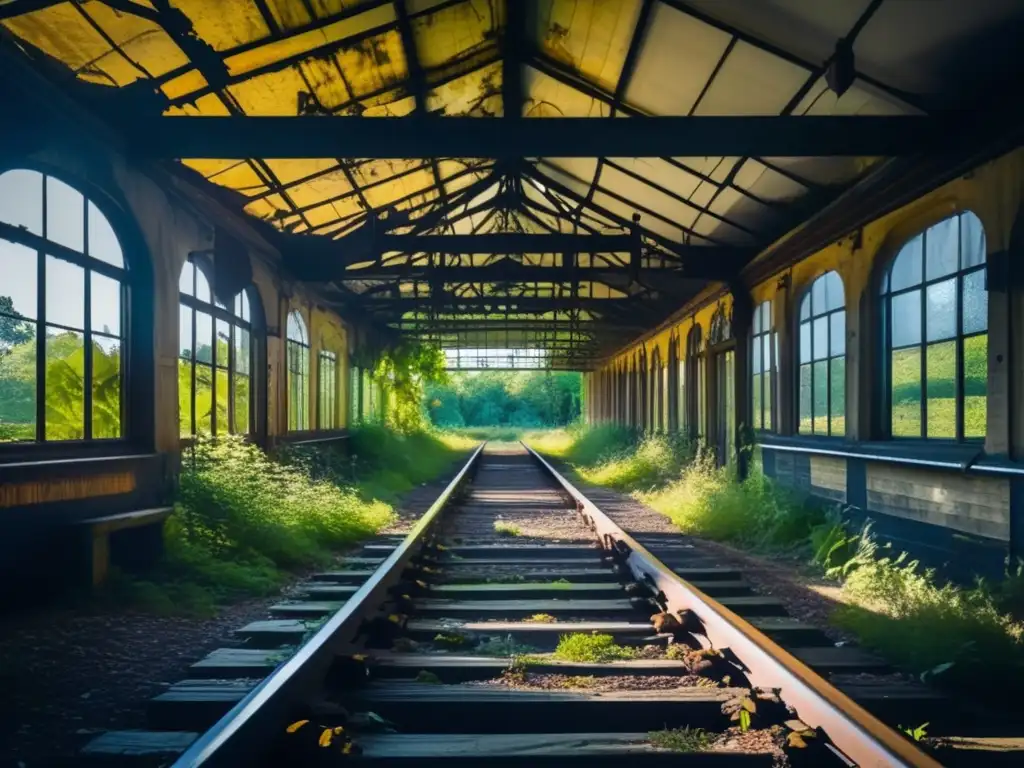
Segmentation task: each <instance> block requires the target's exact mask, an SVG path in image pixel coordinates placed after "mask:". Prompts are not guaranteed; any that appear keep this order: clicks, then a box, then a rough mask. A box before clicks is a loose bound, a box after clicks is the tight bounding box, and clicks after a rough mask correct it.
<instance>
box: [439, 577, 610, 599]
mask: <svg viewBox="0 0 1024 768" xmlns="http://www.w3.org/2000/svg"><path fill="white" fill-rule="evenodd" d="M610 575H611V574H609V576H610ZM429 594H430V595H431V596H436V597H441V598H455V597H457V598H465V599H468V600H501V599H509V598H515V599H517V600H527V599H536V598H545V597H552V598H558V597H561V596H564V597H570V596H572V597H585V598H615V597H623V596H625V594H626V593H625V591H624V590H623V587H622V584H619V583H618V582H617V581H605V582H589V583H582V584H572V583H569V584H562V583H557V582H546V583H540V584H516V583H513V584H486V583H485V584H480V583H477V584H437V585H435V586H432V587H431V588H430V593H429Z"/></svg>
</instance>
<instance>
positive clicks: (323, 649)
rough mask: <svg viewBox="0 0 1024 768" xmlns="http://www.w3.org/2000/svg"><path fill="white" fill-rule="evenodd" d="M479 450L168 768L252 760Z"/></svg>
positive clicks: (307, 691) (313, 685)
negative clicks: (365, 574)
mask: <svg viewBox="0 0 1024 768" xmlns="http://www.w3.org/2000/svg"><path fill="white" fill-rule="evenodd" d="M483 448H484V443H481V444H480V446H479V447H477V449H476V450H475V451H474V452H473V454H472V455H471V456H470V457H469V459H468V460H467V461H466V463H465V465H464V466H463V467H462V469H461V470H460V471H459V473H458V474H457V475H456V476H455V477H454V478H453V479H452V481H451V482H450V483H448V485H447V486H446V487H445V489H444V490H443V491H442V492H441V495H440V496H438V497H437V500H436V501H434V503H433V504H432V505H431V506H430V509H428V510H427V511H426V513H424V515H423V516H422V517H421V518H420V519H419V521H418V522H417V523H416V526H415V527H414V528H413V529H412V531H411V532H410V533H409V535H408V536H406V537H405V540H404V541H403V542H402V543H401V544H400V545H399V546H398V547H397V548H396V549H395V551H394V552H392V553H391V554H390V555H388V557H387V558H386V559H385V560H384V562H383V563H381V564H380V566H378V567H377V569H376V570H375V571H374V572H373V575H372V576H370V578H369V579H367V581H366V582H365V583H364V584H363V585H362V586H361V587H360V588H359V589H358V590H357V591H356V593H355V594H354V595H352V597H351V598H349V600H348V601H347V602H346V603H345V604H344V605H343V606H342V607H341V609H340V610H338V612H337V613H335V614H334V615H333V616H332V617H331V618H330V619H329V620H328V621H327V623H326V624H324V626H323V627H321V628H320V630H319V631H318V632H317V633H316V634H315V635H313V637H311V638H310V639H309V641H308V642H306V644H305V645H303V646H302V647H301V648H299V650H298V651H296V653H295V655H294V656H292V657H291V658H290V659H288V660H287V661H285V662H284V663H283V664H281V665H280V666H279V667H278V668H277V669H276V670H274V672H273V673H272V674H271V675H270V676H269V677H268V678H267V679H266V680H264V681H263V682H262V683H260V684H259V685H258V686H256V688H255V689H253V691H252V692H251V693H250V694H249V695H248V696H246V697H245V698H244V699H242V701H240V702H239V703H238V704H236V705H235V706H234V707H233V708H232V709H231V711H229V712H228V713H227V714H226V715H224V717H222V718H221V719H220V720H218V721H217V723H216V724H214V725H213V727H212V728H210V729H209V730H207V731H206V732H205V733H204V734H203V735H202V736H200V737H199V738H198V739H197V740H196V741H195V742H194V743H193V744H192V746H191V747H189V749H188V750H187V751H186V752H185V753H184V754H182V755H181V757H179V758H178V759H177V760H176V761H175V762H174V764H173V768H192V767H193V766H205V767H206V768H214V767H215V766H216V767H217V768H220V767H221V766H223V767H224V768H237V766H241V765H253V764H254V763H255V762H256V761H255V760H254V757H255V755H257V754H259V753H260V752H261V751H262V749H263V748H264V747H265V746H266V744H267V740H268V737H269V736H271V735H274V734H277V733H278V732H279V731H280V730H281V728H282V727H283V726H282V723H283V722H284V721H285V720H286V719H287V717H288V715H289V713H290V711H291V710H292V708H293V707H294V706H295V705H296V704H298V703H300V702H302V701H304V700H306V699H307V698H309V696H310V695H311V694H312V693H313V692H314V691H315V690H317V689H318V688H319V687H320V685H321V683H322V681H323V679H324V675H325V674H326V672H327V670H328V668H329V667H330V665H331V662H332V661H333V660H334V658H335V656H336V655H337V653H338V652H339V650H341V649H342V648H344V646H345V645H346V644H348V643H351V641H352V639H353V637H354V636H355V635H356V633H357V632H358V631H359V629H360V627H361V625H362V623H363V620H364V619H365V618H367V617H368V616H369V615H371V614H372V613H373V612H376V611H377V610H378V609H379V608H380V606H381V604H382V603H384V602H385V600H386V599H387V596H388V589H389V588H390V587H391V586H393V585H394V584H395V583H397V582H398V580H399V578H400V577H401V575H402V571H403V570H404V569H405V566H406V565H407V564H408V562H409V561H410V560H411V559H412V558H413V556H415V555H416V554H417V553H418V552H419V550H420V549H421V548H422V546H423V544H424V543H425V542H426V539H427V535H428V534H429V532H430V530H431V528H432V527H433V526H434V524H435V523H436V522H437V521H438V519H439V518H440V516H441V513H442V512H443V511H444V509H445V506H446V505H447V504H448V501H449V500H450V499H451V497H452V496H453V494H454V493H455V491H456V490H457V489H458V488H459V486H461V485H462V483H463V481H464V480H465V479H466V477H467V475H469V473H470V472H472V471H473V469H474V468H475V466H476V461H477V458H478V457H479V456H480V453H481V451H483Z"/></svg>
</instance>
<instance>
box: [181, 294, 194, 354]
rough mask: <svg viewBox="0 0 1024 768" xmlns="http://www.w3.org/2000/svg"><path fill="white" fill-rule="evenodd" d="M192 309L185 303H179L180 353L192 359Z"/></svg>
mask: <svg viewBox="0 0 1024 768" xmlns="http://www.w3.org/2000/svg"><path fill="white" fill-rule="evenodd" d="M192 352H193V346H192V310H191V309H190V308H189V307H186V306H185V305H183V304H179V305H178V353H179V354H180V355H181V357H184V358H187V359H192Z"/></svg>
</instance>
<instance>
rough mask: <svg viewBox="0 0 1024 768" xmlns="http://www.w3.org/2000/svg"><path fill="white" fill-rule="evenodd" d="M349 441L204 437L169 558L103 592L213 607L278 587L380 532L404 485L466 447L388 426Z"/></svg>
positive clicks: (174, 520) (178, 606) (191, 457)
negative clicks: (341, 444)
mask: <svg viewBox="0 0 1024 768" xmlns="http://www.w3.org/2000/svg"><path fill="white" fill-rule="evenodd" d="M350 443H351V445H352V447H353V450H354V452H355V453H356V454H357V456H356V459H355V461H352V459H351V457H350V456H349V455H347V454H345V453H344V452H342V451H341V450H338V449H335V448H325V447H319V448H309V447H289V448H285V449H283V450H282V451H281V452H280V453H279V454H278V455H277V456H276V457H271V456H268V455H267V454H265V453H263V452H262V451H261V450H260V449H259V448H258V447H256V446H254V445H252V444H249V443H246V442H244V441H242V440H240V439H238V438H233V437H225V438H219V439H217V440H203V441H200V442H198V443H197V444H196V446H195V448H194V450H191V451H189V452H188V453H186V454H185V455H184V456H183V457H182V471H181V475H180V479H179V488H178V492H177V498H176V503H175V511H174V513H173V514H172V515H171V516H170V518H168V520H167V522H166V523H165V527H164V540H165V550H166V551H165V555H164V557H163V558H162V560H161V561H160V562H159V563H158V564H157V565H156V567H155V568H153V569H152V571H151V572H149V573H147V574H145V576H143V577H138V576H127V575H125V574H115V576H114V578H113V579H111V582H110V584H109V587H108V588H107V589H106V590H104V591H103V592H102V593H101V594H100V595H99V596H98V599H99V600H101V601H104V600H113V601H115V602H117V603H126V604H128V605H131V606H133V607H137V608H140V609H142V610H146V611H150V612H154V613H159V614H188V615H202V616H206V615H212V614H213V613H215V612H216V609H217V606H218V605H220V604H223V603H225V602H230V601H232V600H236V599H239V598H243V597H247V596H257V595H268V594H273V593H275V592H276V591H277V590H279V589H280V588H281V586H282V585H283V584H284V583H286V582H287V581H288V580H289V578H291V574H292V573H293V572H295V571H297V570H302V569H305V568H308V567H314V566H322V565H326V564H328V563H330V562H331V560H332V558H334V557H335V556H336V553H338V552H339V551H341V550H343V549H345V548H346V547H349V546H351V545H353V544H355V543H356V542H358V541H360V540H362V539H365V538H367V537H368V536H371V535H372V534H374V533H375V532H376V531H377V530H379V529H380V528H381V526H383V525H384V524H386V523H387V522H389V521H390V520H391V519H392V517H393V510H392V507H391V503H392V502H393V501H394V500H396V499H397V498H398V496H399V495H400V494H401V493H403V492H405V491H408V490H410V489H411V488H413V487H415V486H416V485H419V484H420V483H423V482H426V481H428V480H431V479H433V478H434V477H436V476H437V475H439V474H441V473H442V472H443V471H445V470H446V469H448V468H449V467H450V466H451V464H452V462H453V461H454V460H455V459H457V458H458V457H459V456H461V455H463V453H462V451H460V449H461V448H464V447H465V441H464V440H463V439H461V438H458V439H452V438H450V437H449V436H445V435H437V434H434V433H417V434H411V435H397V434H395V433H392V432H389V431H388V430H385V429H383V428H381V427H366V428H363V429H359V430H356V431H354V433H353V435H352V438H351V440H350ZM360 451H361V453H359V452H360ZM382 451H383V452H382Z"/></svg>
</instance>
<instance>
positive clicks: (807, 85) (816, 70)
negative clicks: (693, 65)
mask: <svg viewBox="0 0 1024 768" xmlns="http://www.w3.org/2000/svg"><path fill="white" fill-rule="evenodd" d="M881 4H882V0H872V2H871V4H870V5H869V6H868V7H867V8H866V9H865V10H864V12H863V13H861V15H860V16H859V17H858V18H857V21H856V22H854V25H853V27H852V28H851V29H850V32H849V33H848V34H847V35H846V38H845V39H846V40H848V41H849V42H850V44H851V45H852V44H853V41H854V39H855V38H856V37H857V35H859V34H860V32H861V30H862V29H864V26H865V25H866V24H867V23H868V21H870V20H871V17H872V16H874V14H875V12H876V11H877V10H878V8H879V7H880V6H881ZM684 13H686V11H684ZM737 34H738V32H734V35H733V38H732V43H734V42H735V41H736V40H737V39H738V38H737V37H736V35H737ZM732 43H730V47H729V48H728V49H727V51H731V50H732ZM726 55H728V53H727V54H726ZM832 58H833V57H831V56H830V57H829V58H828V59H827V60H826V61H825V62H824V63H823V64H821V66H818V67H811V68H809V69H810V76H809V77H808V78H807V80H805V81H804V84H803V85H802V86H801V87H800V88H798V89H797V91H796V93H795V94H793V97H792V98H791V99H790V100H789V102H787V103H786V105H785V106H784V107H783V108H782V112H781V113H780V114H781V115H783V116H788V115H791V114H792V113H793V111H794V110H795V109H796V108H797V107H798V106H799V105H800V102H801V101H803V99H804V97H805V96H806V95H807V94H808V93H810V91H811V88H813V87H814V84H815V83H817V82H818V81H819V80H820V79H821V78H822V77H823V76H824V75H825V72H826V71H828V67H829V64H830V63H831V61H832ZM724 61H725V57H724V56H723V58H722V60H721V61H720V62H719V67H720V66H721V65H722V63H724ZM715 71H716V73H717V71H718V69H717V68H716V70H715ZM703 95H704V94H703V93H701V96H703ZM752 157H753V156H751V157H741V158H740V159H739V161H738V162H737V163H735V164H734V165H733V167H732V168H731V169H730V170H729V173H727V174H726V177H725V180H724V181H723V182H722V184H721V185H719V187H718V188H717V189H716V190H715V193H714V194H713V195H712V196H711V199H710V200H709V201H708V204H707V207H708V209H710V208H711V206H712V205H714V204H715V201H716V200H717V199H718V197H719V195H721V194H722V190H723V189H725V188H726V187H733V188H734V189H739V187H734V186H733V182H734V181H735V180H736V176H737V175H738V174H739V172H740V168H742V167H743V165H744V164H745V163H746V162H747V160H749V159H751V158H752ZM753 159H757V161H758V162H761V161H760V159H759V158H757V157H753ZM824 202H825V201H821V200H819V201H818V204H817V205H815V207H816V208H820V207H821V205H822V204H824ZM805 203H806V201H805ZM798 215H799V214H798ZM800 218H804V217H803V216H801V217H800ZM698 221H700V216H698V217H697V218H696V219H695V220H694V222H693V225H694V226H697V222H698ZM795 223H796V222H794V224H795ZM789 228H790V227H788V226H787V227H786V229H787V230H788V229H789Z"/></svg>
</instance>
